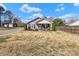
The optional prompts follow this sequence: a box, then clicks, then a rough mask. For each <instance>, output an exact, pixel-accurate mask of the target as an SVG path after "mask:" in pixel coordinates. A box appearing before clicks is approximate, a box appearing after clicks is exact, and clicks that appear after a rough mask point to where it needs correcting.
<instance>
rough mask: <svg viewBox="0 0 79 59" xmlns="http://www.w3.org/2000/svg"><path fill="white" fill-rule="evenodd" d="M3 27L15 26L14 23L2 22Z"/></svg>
mask: <svg viewBox="0 0 79 59" xmlns="http://www.w3.org/2000/svg"><path fill="white" fill-rule="evenodd" d="M3 27H17V24H16V23H3Z"/></svg>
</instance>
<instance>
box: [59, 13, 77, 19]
mask: <svg viewBox="0 0 79 59" xmlns="http://www.w3.org/2000/svg"><path fill="white" fill-rule="evenodd" d="M75 16H77V14H73V13H70V14H66V15H63V16H60V17H59V18H70V17H75Z"/></svg>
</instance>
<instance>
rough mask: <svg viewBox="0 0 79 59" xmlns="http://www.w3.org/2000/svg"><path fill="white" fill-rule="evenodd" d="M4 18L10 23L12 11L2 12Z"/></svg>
mask: <svg viewBox="0 0 79 59" xmlns="http://www.w3.org/2000/svg"><path fill="white" fill-rule="evenodd" d="M4 16H5V18H7V20H8V21H9V23H12V18H13V13H12V12H11V11H10V10H7V11H6V12H5V13H4Z"/></svg>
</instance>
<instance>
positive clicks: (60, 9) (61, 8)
mask: <svg viewBox="0 0 79 59" xmlns="http://www.w3.org/2000/svg"><path fill="white" fill-rule="evenodd" d="M63 10H65V7H60V8H57V9H55V11H57V12H59V11H63Z"/></svg>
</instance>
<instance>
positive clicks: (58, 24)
mask: <svg viewBox="0 0 79 59" xmlns="http://www.w3.org/2000/svg"><path fill="white" fill-rule="evenodd" d="M62 24H63V21H62V20H61V19H59V18H57V19H55V20H54V21H53V23H52V30H54V31H56V27H57V26H60V25H62Z"/></svg>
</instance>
